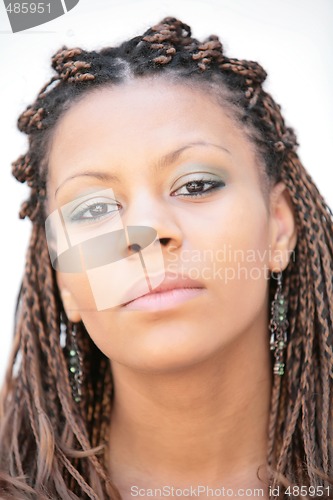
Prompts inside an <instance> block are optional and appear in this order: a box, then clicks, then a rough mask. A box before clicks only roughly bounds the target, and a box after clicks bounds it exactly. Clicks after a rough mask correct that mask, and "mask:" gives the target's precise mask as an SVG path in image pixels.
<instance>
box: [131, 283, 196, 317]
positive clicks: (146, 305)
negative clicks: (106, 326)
mask: <svg viewBox="0 0 333 500" xmlns="http://www.w3.org/2000/svg"><path fill="white" fill-rule="evenodd" d="M204 291H205V289H204V288H175V289H173V290H168V291H166V292H160V293H151V294H149V295H143V296H142V297H139V298H137V299H135V300H132V302H129V303H128V304H125V305H124V306H122V307H123V309H130V310H132V311H164V310H166V309H171V308H172V307H176V306H178V305H179V304H182V303H183V302H187V301H188V300H191V299H193V298H195V297H199V296H200V295H202V294H203V293H204Z"/></svg>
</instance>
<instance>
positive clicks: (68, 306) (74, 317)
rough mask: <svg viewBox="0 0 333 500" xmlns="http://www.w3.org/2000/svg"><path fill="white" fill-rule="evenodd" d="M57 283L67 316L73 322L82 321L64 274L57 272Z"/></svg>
mask: <svg viewBox="0 0 333 500" xmlns="http://www.w3.org/2000/svg"><path fill="white" fill-rule="evenodd" d="M57 284H58V288H59V291H60V296H61V300H62V303H63V306H64V309H65V313H66V316H67V318H68V319H69V320H70V321H72V322H73V323H78V322H79V321H81V319H82V318H81V314H80V312H79V308H78V305H77V303H76V301H75V299H74V297H73V295H72V293H71V292H70V291H69V290H68V288H67V287H66V285H65V283H64V280H63V277H62V274H61V273H59V272H57Z"/></svg>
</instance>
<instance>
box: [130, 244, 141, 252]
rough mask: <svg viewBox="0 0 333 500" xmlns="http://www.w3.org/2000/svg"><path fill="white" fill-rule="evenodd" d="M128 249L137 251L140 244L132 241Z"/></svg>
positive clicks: (139, 248)
mask: <svg viewBox="0 0 333 500" xmlns="http://www.w3.org/2000/svg"><path fill="white" fill-rule="evenodd" d="M128 249H129V250H131V251H133V252H139V251H140V250H141V246H140V245H139V244H138V243H133V244H132V245H129V247H128Z"/></svg>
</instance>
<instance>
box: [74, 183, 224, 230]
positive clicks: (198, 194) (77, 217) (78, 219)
mask: <svg viewBox="0 0 333 500" xmlns="http://www.w3.org/2000/svg"><path fill="white" fill-rule="evenodd" d="M192 183H197V184H201V185H202V184H208V185H209V186H211V188H210V189H205V190H204V191H198V192H192V193H188V194H180V195H176V194H175V193H176V192H177V191H179V190H180V189H183V188H186V189H188V188H187V187H186V186H188V185H190V184H192ZM224 186H225V183H224V182H223V181H221V180H211V179H209V180H207V179H204V178H201V179H194V180H192V181H188V182H186V183H185V184H183V185H182V186H180V187H179V188H178V189H176V190H175V191H173V192H172V193H171V196H185V197H188V196H190V197H203V196H208V195H209V194H210V193H211V192H212V191H215V190H217V189H220V188H222V187H224ZM84 205H85V206H84V208H82V209H81V210H79V212H78V213H76V214H75V215H72V216H71V217H70V219H71V221H72V222H75V223H81V222H85V223H92V222H96V221H99V220H102V219H103V218H105V217H107V216H108V215H109V214H110V213H112V212H117V211H118V210H110V211H108V212H106V213H104V214H102V215H100V216H97V217H82V216H83V215H84V214H85V213H86V212H88V211H89V210H92V209H93V208H94V207H97V206H98V205H102V206H104V207H105V206H113V207H114V206H115V205H117V206H118V208H119V204H115V203H106V202H97V201H93V202H89V200H88V201H87V202H85V204H84Z"/></svg>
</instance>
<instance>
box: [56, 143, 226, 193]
mask: <svg viewBox="0 0 333 500" xmlns="http://www.w3.org/2000/svg"><path fill="white" fill-rule="evenodd" d="M198 146H204V147H214V148H218V149H221V150H222V151H224V152H225V153H228V154H231V153H230V151H229V150H228V149H226V148H225V147H223V146H221V145H219V144H213V143H210V142H206V141H195V142H190V143H189V144H185V145H184V146H181V147H180V148H178V149H176V150H175V151H171V152H170V153H167V154H166V155H164V156H162V157H161V158H160V159H159V160H158V161H157V163H156V164H155V165H154V167H153V168H154V169H155V170H160V169H163V168H165V167H167V166H168V165H170V164H172V163H174V162H175V161H177V160H178V158H179V157H180V156H181V154H182V153H183V152H184V151H186V150H187V149H190V148H193V147H198ZM77 177H94V178H95V179H98V180H100V181H103V182H118V183H119V182H120V179H119V177H117V176H116V175H114V174H111V173H110V172H101V171H96V170H87V171H84V172H79V173H77V174H73V175H71V176H70V177H67V178H66V179H65V180H63V181H62V183H61V184H60V185H59V186H58V187H57V189H56V190H55V193H54V196H56V195H57V192H58V191H59V189H60V188H61V187H62V186H63V185H64V184H65V183H66V182H68V181H70V180H72V179H76V178H77Z"/></svg>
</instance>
